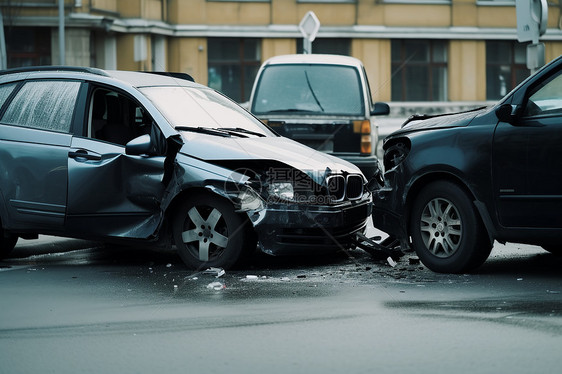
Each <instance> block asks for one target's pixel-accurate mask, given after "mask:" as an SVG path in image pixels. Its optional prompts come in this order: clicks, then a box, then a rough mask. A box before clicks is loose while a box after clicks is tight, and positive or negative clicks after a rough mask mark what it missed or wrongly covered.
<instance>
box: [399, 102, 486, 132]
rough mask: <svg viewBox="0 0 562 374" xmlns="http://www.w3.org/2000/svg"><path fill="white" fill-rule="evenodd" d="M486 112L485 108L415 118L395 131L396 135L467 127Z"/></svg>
mask: <svg viewBox="0 0 562 374" xmlns="http://www.w3.org/2000/svg"><path fill="white" fill-rule="evenodd" d="M484 111H485V108H479V109H476V110H472V111H468V112H461V113H452V114H443V115H437V116H433V117H424V116H419V117H417V116H413V117H412V118H411V119H409V121H410V122H406V123H405V124H404V125H402V128H401V129H400V130H397V131H395V132H394V134H401V133H406V132H413V131H424V130H433V129H442V128H448V127H463V126H467V125H468V124H469V123H470V122H471V121H472V120H473V119H474V118H475V117H476V116H478V115H479V114H480V113H482V112H484Z"/></svg>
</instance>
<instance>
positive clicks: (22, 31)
mask: <svg viewBox="0 0 562 374" xmlns="http://www.w3.org/2000/svg"><path fill="white" fill-rule="evenodd" d="M6 55H7V65H8V68H18V67H22V66H38V65H51V29H50V28H46V27H30V28H24V27H6Z"/></svg>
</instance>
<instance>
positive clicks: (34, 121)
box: [0, 67, 372, 268]
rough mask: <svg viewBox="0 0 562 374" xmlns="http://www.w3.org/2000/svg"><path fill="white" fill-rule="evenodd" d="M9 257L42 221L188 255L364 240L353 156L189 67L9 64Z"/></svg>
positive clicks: (365, 196)
mask: <svg viewBox="0 0 562 374" xmlns="http://www.w3.org/2000/svg"><path fill="white" fill-rule="evenodd" d="M0 105H1V107H0V171H1V172H0V220H1V226H0V256H5V255H7V254H8V253H9V252H10V251H11V250H12V249H13V248H14V246H15V244H16V241H17V239H18V237H21V238H25V239H32V238H35V237H37V235H38V234H50V235H57V236H66V237H77V238H86V239H93V240H98V241H103V242H116V243H121V242H128V243H135V242H138V243H140V244H142V245H146V244H150V245H151V246H164V247H172V246H175V247H176V248H177V252H178V253H179V255H180V256H181V258H182V260H183V261H184V262H185V263H186V265H187V266H189V267H191V268H201V267H204V266H205V267H206V266H218V267H223V268H229V267H231V266H233V265H234V264H235V263H236V262H237V261H239V260H240V259H241V258H243V257H244V256H245V255H247V254H249V253H251V252H252V251H254V250H255V249H256V243H257V244H258V245H259V248H260V249H261V250H262V251H264V252H266V253H269V254H272V255H281V254H295V253H297V254H314V253H322V252H328V251H336V250H339V249H344V248H349V247H352V246H354V237H355V234H356V233H360V232H363V231H364V230H365V227H366V221H367V218H368V217H369V215H370V214H371V210H372V202H371V194H370V192H369V191H368V189H367V188H366V185H367V181H366V180H365V178H364V176H363V174H362V173H361V171H360V170H359V169H358V168H357V167H356V166H354V165H352V164H350V163H348V162H346V161H343V160H340V159H338V158H335V157H332V156H330V155H327V154H324V153H320V152H317V151H315V150H313V149H311V148H308V147H306V146H304V145H301V144H299V143H296V142H294V141H292V140H289V139H287V138H283V137H281V136H279V135H277V134H276V133H275V132H274V131H272V130H271V129H270V128H268V127H267V126H266V125H264V124H263V123H261V122H260V121H259V120H258V119H256V118H255V117H253V116H252V115H251V114H249V113H248V112H247V111H245V110H243V109H242V108H240V107H239V106H238V105H237V104H235V103H233V102H232V101H230V100H229V99H227V98H226V97H224V96H223V95H221V94H219V93H217V92H216V91H214V90H212V89H210V88H208V87H205V86H203V85H200V84H197V83H194V82H192V81H190V80H189V79H184V78H183V77H178V76H173V77H172V76H165V75H159V74H151V73H140V72H125V71H104V70H99V69H94V68H71V67H47V68H23V69H19V70H8V71H3V72H0Z"/></svg>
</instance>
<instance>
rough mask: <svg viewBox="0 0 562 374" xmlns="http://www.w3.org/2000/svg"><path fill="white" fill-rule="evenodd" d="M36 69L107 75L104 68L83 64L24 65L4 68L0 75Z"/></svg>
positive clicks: (28, 71)
mask: <svg viewBox="0 0 562 374" xmlns="http://www.w3.org/2000/svg"><path fill="white" fill-rule="evenodd" d="M36 71H70V72H76V73H90V74H95V75H102V76H105V77H109V74H107V73H106V72H105V71H104V70H101V69H98V68H90V67H83V66H57V65H53V66H24V67H20V68H11V69H6V70H0V75H5V74H14V73H30V72H36Z"/></svg>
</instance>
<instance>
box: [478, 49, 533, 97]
mask: <svg viewBox="0 0 562 374" xmlns="http://www.w3.org/2000/svg"><path fill="white" fill-rule="evenodd" d="M526 61H527V50H526V45H525V44H521V43H517V42H509V41H488V42H486V99H487V100H499V99H501V98H502V97H504V96H505V95H506V94H507V93H508V92H509V91H511V90H512V89H513V88H515V86H517V85H518V84H519V83H521V82H522V81H523V80H525V78H527V77H528V76H529V69H527V62H526Z"/></svg>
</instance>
